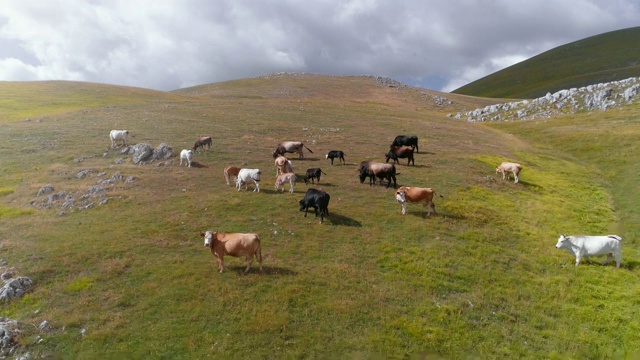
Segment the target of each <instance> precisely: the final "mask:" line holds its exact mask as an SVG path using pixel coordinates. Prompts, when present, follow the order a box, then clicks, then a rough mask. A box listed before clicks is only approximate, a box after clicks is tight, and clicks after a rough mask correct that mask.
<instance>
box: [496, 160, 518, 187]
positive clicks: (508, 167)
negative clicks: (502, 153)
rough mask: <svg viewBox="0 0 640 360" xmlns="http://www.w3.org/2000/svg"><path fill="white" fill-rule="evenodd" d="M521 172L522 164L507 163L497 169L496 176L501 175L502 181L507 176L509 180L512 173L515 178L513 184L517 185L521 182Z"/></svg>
mask: <svg viewBox="0 0 640 360" xmlns="http://www.w3.org/2000/svg"><path fill="white" fill-rule="evenodd" d="M521 170H522V166H521V165H520V164H516V163H512V162H506V161H505V162H503V163H502V164H500V166H498V167H497V168H496V174H497V173H501V174H502V180H504V179H505V176H506V177H507V180H509V173H512V174H513V177H514V180H513V182H514V183H515V184H517V183H518V181H519V179H518V175H519V174H520V171H521Z"/></svg>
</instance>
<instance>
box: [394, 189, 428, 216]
mask: <svg viewBox="0 0 640 360" xmlns="http://www.w3.org/2000/svg"><path fill="white" fill-rule="evenodd" d="M433 195H435V191H433V189H432V188H421V187H416V186H401V187H400V188H398V190H396V201H398V202H399V203H400V204H401V205H402V215H404V214H405V213H406V212H407V202H412V203H423V204H424V206H426V207H427V216H429V215H431V210H433V213H434V214H437V213H436V205H435V204H434V203H433Z"/></svg>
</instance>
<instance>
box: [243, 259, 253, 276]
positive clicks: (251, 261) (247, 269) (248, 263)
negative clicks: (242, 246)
mask: <svg viewBox="0 0 640 360" xmlns="http://www.w3.org/2000/svg"><path fill="white" fill-rule="evenodd" d="M252 263H253V254H247V268H246V269H244V273H245V274H246V273H247V272H248V271H249V268H250V267H251V264H252Z"/></svg>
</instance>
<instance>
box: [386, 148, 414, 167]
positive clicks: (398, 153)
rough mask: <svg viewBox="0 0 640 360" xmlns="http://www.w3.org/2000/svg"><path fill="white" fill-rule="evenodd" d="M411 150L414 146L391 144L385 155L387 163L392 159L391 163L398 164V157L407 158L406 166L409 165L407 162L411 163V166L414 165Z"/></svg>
mask: <svg viewBox="0 0 640 360" xmlns="http://www.w3.org/2000/svg"><path fill="white" fill-rule="evenodd" d="M413 150H414V147H413V146H405V145H403V146H393V147H392V148H391V149H389V152H388V153H387V154H386V155H385V156H386V158H387V161H386V162H387V163H388V162H389V159H393V163H394V164H395V163H398V165H399V164H400V160H398V159H404V158H407V159H408V160H407V166H409V164H411V163H413V166H416V162H415V160H414V159H413Z"/></svg>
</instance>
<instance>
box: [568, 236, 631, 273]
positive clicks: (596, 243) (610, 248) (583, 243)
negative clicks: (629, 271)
mask: <svg viewBox="0 0 640 360" xmlns="http://www.w3.org/2000/svg"><path fill="white" fill-rule="evenodd" d="M556 249H566V250H567V251H568V252H570V253H572V254H573V255H574V256H575V257H576V266H578V264H579V263H580V260H581V259H582V258H583V257H584V258H585V260H589V256H597V255H609V256H608V257H607V260H606V261H605V262H604V263H603V264H608V263H609V262H611V259H612V258H613V257H614V256H615V258H616V267H617V268H619V267H620V260H621V258H622V238H621V237H620V236H618V235H606V236H585V235H570V236H567V235H560V237H559V238H558V243H557V244H556Z"/></svg>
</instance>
